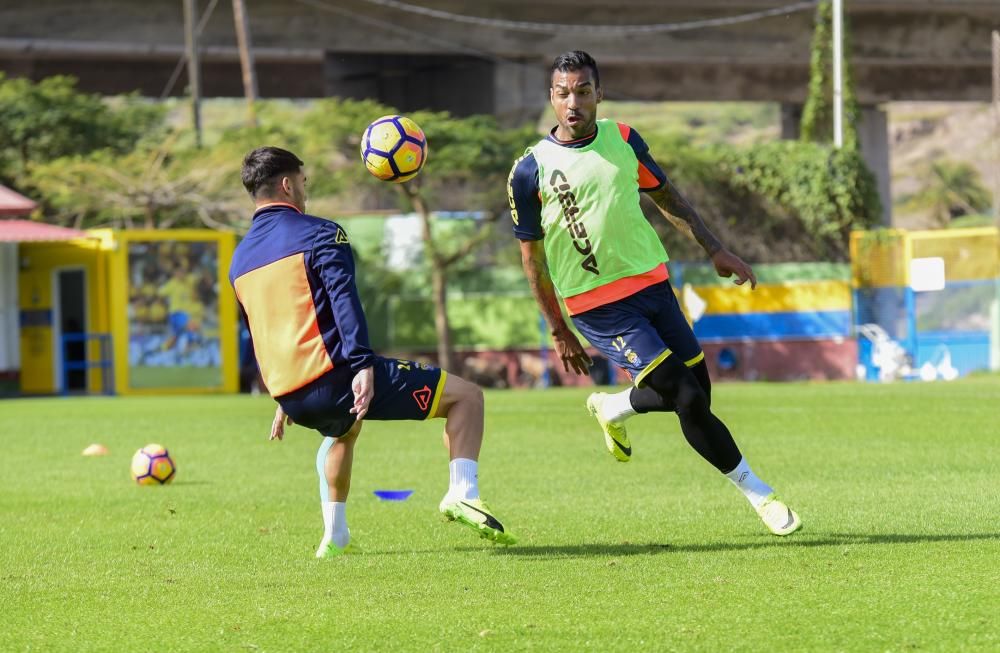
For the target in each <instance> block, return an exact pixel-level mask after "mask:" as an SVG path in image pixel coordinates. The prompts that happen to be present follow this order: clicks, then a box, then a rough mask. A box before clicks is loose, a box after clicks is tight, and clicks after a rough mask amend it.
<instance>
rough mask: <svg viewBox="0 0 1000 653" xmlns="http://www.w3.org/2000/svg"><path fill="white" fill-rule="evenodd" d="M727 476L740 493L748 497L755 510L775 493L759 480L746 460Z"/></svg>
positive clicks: (742, 459) (741, 461)
mask: <svg viewBox="0 0 1000 653" xmlns="http://www.w3.org/2000/svg"><path fill="white" fill-rule="evenodd" d="M725 476H726V478H728V479H729V480H730V481H732V482H733V485H735V486H736V487H738V488H739V489H740V492H742V493H743V494H744V496H746V498H747V501H749V502H750V505H752V506H753V507H754V508H757V507H759V506H760V504H762V503H764V499H765V498H766V497H767V495H769V494H771V493H772V492H774V490H772V489H771V486H770V485H768V484H767V483H765V482H764V481H762V480H760V479H759V478H757V475H756V474H754V473H753V470H751V469H750V465H748V464H747V459H746V458H740V464H739V465H737V466H736V469H734V470H733V471H731V472H729V473H728V474H726V475H725Z"/></svg>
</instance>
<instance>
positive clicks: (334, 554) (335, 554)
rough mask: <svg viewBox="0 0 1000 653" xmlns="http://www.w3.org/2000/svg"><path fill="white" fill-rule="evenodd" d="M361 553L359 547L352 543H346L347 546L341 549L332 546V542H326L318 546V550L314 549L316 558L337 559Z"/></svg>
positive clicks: (334, 545)
mask: <svg viewBox="0 0 1000 653" xmlns="http://www.w3.org/2000/svg"><path fill="white" fill-rule="evenodd" d="M361 552H362V549H361V547H360V546H358V545H357V544H355V543H354V542H353V541H351V542H348V543H347V546H345V547H344V548H343V549H342V548H340V547H339V546H337V545H336V544H334V543H333V542H326V543H324V544H320V545H319V548H318V549H316V557H317V558H339V557H340V556H346V555H357V554H359V553H361Z"/></svg>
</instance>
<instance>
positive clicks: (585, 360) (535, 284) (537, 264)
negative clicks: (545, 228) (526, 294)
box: [521, 240, 592, 375]
mask: <svg viewBox="0 0 1000 653" xmlns="http://www.w3.org/2000/svg"><path fill="white" fill-rule="evenodd" d="M521 265H522V266H523V267H524V275H525V276H526V277H528V284H529V285H530V286H531V294H532V295H534V296H535V302H536V303H537V304H538V308H539V309H541V311H542V315H544V316H545V321H546V322H548V323H549V329H551V331H552V342H553V345H554V346H555V348H556V352H557V353H558V354H559V358H560V359H561V360H562V362H563V368H564V369H565V370H566V371H567V372H569V371H570V370H571V369H572V371H574V372H576V373H577V374H581V375H589V374H590V370H589V369H588V368H589V367H590V365H591V363H592V361H591V360H590V356H588V355H587V352H585V351H584V350H583V346H582V345H581V344H580V341H579V340H578V339H577V337H576V335H574V334H573V332H572V331H570V329H569V325H567V324H566V320H565V319H564V318H563V314H562V309H560V307H559V298H558V297H557V296H556V290H555V286H554V285H553V284H552V277H551V276H549V266H548V265H547V264H546V262H545V249H544V247H543V245H542V241H540V240H522V241H521Z"/></svg>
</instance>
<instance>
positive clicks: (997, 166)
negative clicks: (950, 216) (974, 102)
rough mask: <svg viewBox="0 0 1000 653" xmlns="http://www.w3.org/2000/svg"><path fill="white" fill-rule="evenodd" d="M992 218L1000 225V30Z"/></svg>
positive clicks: (998, 34) (997, 34)
mask: <svg viewBox="0 0 1000 653" xmlns="http://www.w3.org/2000/svg"><path fill="white" fill-rule="evenodd" d="M993 218H994V219H995V220H996V222H997V226H998V227H1000V31H996V30H994V31H993Z"/></svg>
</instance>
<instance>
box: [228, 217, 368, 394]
mask: <svg viewBox="0 0 1000 653" xmlns="http://www.w3.org/2000/svg"><path fill="white" fill-rule="evenodd" d="M229 281H230V283H232V285H233V288H234V289H235V290H236V297H237V299H238V300H239V304H240V308H241V310H242V313H243V317H244V319H245V320H246V322H247V325H248V327H249V329H250V336H251V339H252V341H253V347H254V353H255V355H256V357H257V365H258V366H259V367H260V372H261V377H262V378H263V380H264V384H265V385H266V386H267V389H268V392H270V394H271V396H272V397H279V396H282V395H285V394H288V393H289V392H292V391H294V390H298V389H299V388H301V387H303V386H305V385H306V384H308V383H310V382H311V381H313V380H315V379H317V378H319V377H321V376H323V375H324V374H326V373H327V372H329V371H330V370H332V369H333V368H334V367H340V366H347V367H349V368H350V369H351V371H352V372H357V371H359V370H361V369H364V368H366V367H369V366H370V365H372V363H373V362H374V360H375V353H374V352H373V351H372V350H371V346H370V345H369V342H368V325H367V323H366V321H365V314H364V311H363V310H362V308H361V300H360V298H359V297H358V291H357V286H356V285H355V281H354V255H353V254H352V252H351V245H350V243H349V242H348V239H347V234H346V233H345V232H344V230H343V229H342V228H341V227H340V226H339V225H338V224H336V223H334V222H331V221H329V220H324V219H322V218H317V217H314V216H311V215H306V214H303V213H301V212H300V211H299V210H298V209H296V208H295V207H293V206H291V205H290V204H269V205H267V206H263V207H261V208H259V209H258V210H257V211H256V212H255V213H254V216H253V224H252V225H251V227H250V230H249V231H248V232H247V234H246V236H245V237H244V238H243V240H242V241H241V242H240V244H239V246H237V247H236V251H235V252H234V253H233V261H232V264H231V265H230V268H229Z"/></svg>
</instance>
